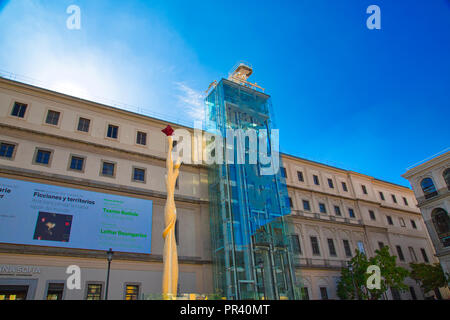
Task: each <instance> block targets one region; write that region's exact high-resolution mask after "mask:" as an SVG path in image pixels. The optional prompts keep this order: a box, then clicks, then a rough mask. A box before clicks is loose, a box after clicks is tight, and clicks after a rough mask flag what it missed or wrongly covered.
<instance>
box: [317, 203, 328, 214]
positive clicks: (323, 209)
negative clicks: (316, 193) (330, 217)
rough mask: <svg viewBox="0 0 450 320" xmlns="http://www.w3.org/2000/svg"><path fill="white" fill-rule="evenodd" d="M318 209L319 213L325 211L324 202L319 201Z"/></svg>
mask: <svg viewBox="0 0 450 320" xmlns="http://www.w3.org/2000/svg"><path fill="white" fill-rule="evenodd" d="M319 210H320V213H327V207H325V204H324V203H321V202H319Z"/></svg>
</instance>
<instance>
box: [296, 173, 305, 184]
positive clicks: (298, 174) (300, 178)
mask: <svg viewBox="0 0 450 320" xmlns="http://www.w3.org/2000/svg"><path fill="white" fill-rule="evenodd" d="M297 177H298V181H300V182H303V181H305V180H304V179H303V172H301V171H297Z"/></svg>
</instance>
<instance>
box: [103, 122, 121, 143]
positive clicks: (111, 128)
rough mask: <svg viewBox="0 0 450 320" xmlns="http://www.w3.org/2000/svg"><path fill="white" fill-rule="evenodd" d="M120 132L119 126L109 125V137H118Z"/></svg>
mask: <svg viewBox="0 0 450 320" xmlns="http://www.w3.org/2000/svg"><path fill="white" fill-rule="evenodd" d="M118 132H119V127H118V126H113V125H112V124H110V125H108V132H107V134H106V136H107V137H108V138H112V139H117V133H118Z"/></svg>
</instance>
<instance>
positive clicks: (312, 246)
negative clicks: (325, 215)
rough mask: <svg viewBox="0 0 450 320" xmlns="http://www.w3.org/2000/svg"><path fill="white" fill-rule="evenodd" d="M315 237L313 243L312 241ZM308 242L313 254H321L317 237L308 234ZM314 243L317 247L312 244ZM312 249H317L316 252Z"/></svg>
mask: <svg viewBox="0 0 450 320" xmlns="http://www.w3.org/2000/svg"><path fill="white" fill-rule="evenodd" d="M313 239H315V243H314V241H313ZM309 242H310V243H311V252H312V255H313V256H321V254H320V242H319V238H318V237H317V236H309ZM314 244H316V245H317V247H315V246H314ZM314 249H317V252H315V250H314Z"/></svg>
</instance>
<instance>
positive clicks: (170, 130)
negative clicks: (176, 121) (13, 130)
mask: <svg viewBox="0 0 450 320" xmlns="http://www.w3.org/2000/svg"><path fill="white" fill-rule="evenodd" d="M161 131H162V132H164V133H165V134H166V136H171V135H172V134H173V129H172V127H171V126H170V125H168V126H167V127H166V128H165V129H164V130H161Z"/></svg>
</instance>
